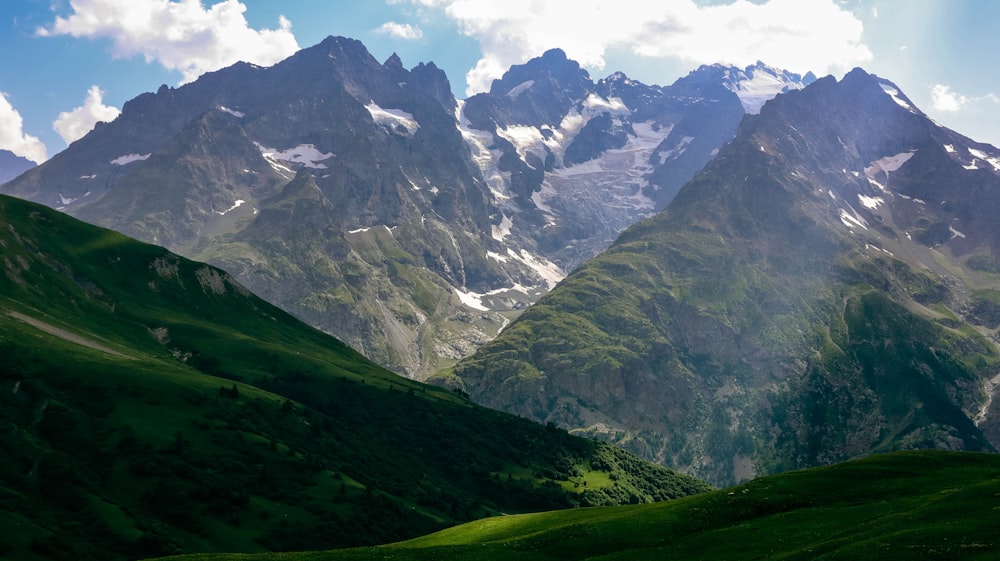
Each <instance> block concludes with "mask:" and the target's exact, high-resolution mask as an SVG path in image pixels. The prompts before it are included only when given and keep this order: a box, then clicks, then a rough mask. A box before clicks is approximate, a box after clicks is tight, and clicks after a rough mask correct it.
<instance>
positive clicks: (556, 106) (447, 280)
mask: <svg viewBox="0 0 1000 561" xmlns="http://www.w3.org/2000/svg"><path fill="white" fill-rule="evenodd" d="M771 72H772V73H774V74H775V75H777V74H779V72H778V71H771ZM744 74H745V72H744V71H743V70H739V69H735V68H734V69H726V68H724V67H721V66H716V67H703V68H702V69H699V70H698V71H695V72H693V73H692V74H691V75H690V76H688V77H685V78H682V79H681V80H678V81H677V82H676V83H675V84H673V85H671V86H667V87H659V86H647V85H643V84H640V83H638V82H634V81H632V80H629V79H627V78H626V77H625V76H623V75H621V74H615V75H612V76H611V77H609V78H607V79H605V80H601V81H599V82H597V83H594V82H592V81H591V79H590V77H589V76H588V75H587V73H586V72H585V71H584V70H582V69H581V68H580V67H579V65H578V64H577V63H576V62H573V61H570V60H568V59H567V58H566V56H565V54H564V53H562V51H558V50H553V51H549V52H548V53H545V54H544V55H543V56H541V57H539V58H536V59H533V60H531V61H529V62H527V63H526V64H524V65H519V66H515V67H513V68H511V69H510V70H509V71H508V72H507V73H506V74H505V75H504V77H503V78H502V79H500V80H497V81H496V82H495V83H494V84H493V87H492V88H491V91H490V92H489V93H485V94H481V95H477V96H474V97H472V98H470V99H468V100H466V101H464V102H458V101H456V100H455V99H454V97H453V96H452V94H451V87H450V85H449V82H448V80H447V78H446V77H445V75H444V73H443V72H442V71H441V70H439V69H438V68H436V67H435V66H434V65H433V64H432V63H430V64H419V65H417V66H416V67H414V68H412V69H410V70H406V69H405V68H404V67H403V65H402V62H401V61H400V60H399V58H398V57H396V56H392V57H390V58H389V59H388V60H386V61H385V62H384V63H379V62H378V61H376V60H375V59H374V58H372V56H371V55H370V54H369V53H368V52H367V50H366V49H365V48H364V46H363V45H362V44H361V43H360V42H358V41H354V40H350V39H345V38H334V37H331V38H328V39H327V40H325V41H323V42H322V43H320V44H319V45H316V46H314V47H310V48H307V49H304V50H302V51H300V52H299V53H297V54H295V55H294V56H292V57H290V58H288V59H286V60H285V61H283V62H281V63H279V64H277V65H275V66H273V67H270V68H260V67H256V66H253V65H249V64H237V65H234V66H232V67H229V68H226V69H223V70H220V71H217V72H214V73H210V74H206V75H204V76H202V77H201V78H200V79H198V80H197V81H195V82H193V83H191V84H188V85H185V86H182V87H179V88H168V87H166V86H163V87H161V88H160V89H159V90H158V91H157V92H156V93H147V94H143V95H141V96H139V97H137V98H135V99H133V100H131V101H129V102H128V103H126V104H125V106H124V107H123V109H122V114H121V115H120V116H119V117H118V118H117V119H116V120H115V121H114V122H112V123H107V124H99V125H98V126H97V127H96V129H95V130H94V131H93V132H91V133H90V134H88V135H87V136H86V137H85V138H83V139H81V140H79V141H77V142H75V143H73V145H72V146H70V147H69V148H67V149H66V150H65V151H63V152H61V153H59V154H57V155H56V156H55V157H53V158H52V159H51V160H50V161H48V162H46V163H45V164H44V165H43V166H40V167H39V168H37V169H35V170H32V171H31V172H30V173H28V174H25V175H24V176H22V177H20V178H18V180H16V181H14V182H12V183H10V184H8V185H6V186H4V188H3V191H4V192H6V193H10V194H14V195H16V196H19V197H24V198H28V199H31V200H34V201H37V202H42V203H44V204H47V205H49V206H52V207H54V208H58V209H61V210H64V211H66V212H69V213H71V214H73V215H75V216H78V217H80V218H83V219H85V220H88V221H90V222H93V223H96V224H100V225H102V226H106V227H110V228H113V229H116V230H118V231H121V232H124V233H126V234H128V235H130V236H134V237H136V238H138V239H142V240H144V241H148V242H153V243H157V244H161V245H164V246H166V247H168V248H170V249H172V250H174V251H177V252H180V253H182V254H184V255H186V256H188V257H192V258H196V259H199V260H203V261H208V262H211V263H213V264H215V265H218V266H221V267H223V268H224V269H226V270H227V271H229V272H230V273H232V274H233V275H234V276H235V277H236V278H237V279H238V280H239V281H240V282H241V283H242V284H244V285H245V286H247V287H248V288H250V289H251V290H253V291H254V292H256V293H257V294H260V295H261V296H262V297H264V298H265V299H267V300H269V301H271V302H274V303H276V304H277V305H279V306H281V307H282V308H283V309H285V310H287V311H290V312H291V313H293V314H295V315H296V316H297V317H299V318H301V319H303V320H305V321H307V322H308V323H310V324H312V325H314V326H316V327H319V328H320V329H323V330H325V331H327V332H329V333H332V334H334V335H336V336H337V337H339V338H341V339H343V340H344V341H346V342H347V343H348V344H350V345H351V346H352V347H354V348H355V349H357V350H359V351H361V352H362V353H363V354H365V355H366V356H368V357H369V358H371V359H373V360H375V361H377V362H379V363H381V364H383V365H385V366H387V367H389V368H391V369H393V370H396V371H398V372H402V373H405V374H407V375H409V376H414V377H425V376H426V375H428V374H429V373H431V372H434V371H436V370H438V369H440V368H442V367H446V366H448V365H451V364H453V363H454V362H455V361H456V360H457V359H459V358H461V357H463V356H466V355H468V354H469V353H471V352H472V351H473V350H474V349H475V348H477V347H478V346H479V345H481V344H482V343H485V342H486V341H489V340H490V339H492V338H493V337H494V336H495V335H496V333H497V332H498V331H499V330H501V329H502V328H503V327H504V326H505V325H506V324H507V323H508V322H509V320H510V319H511V318H513V317H515V316H516V315H517V314H518V313H519V312H520V310H522V309H523V308H524V307H525V306H526V305H527V304H530V303H531V302H533V301H534V300H535V299H537V297H538V296H539V295H541V294H544V293H545V292H547V291H548V290H549V289H550V288H551V287H552V286H554V285H555V284H556V283H557V282H558V281H559V280H561V279H562V278H563V277H564V276H565V274H566V271H570V270H572V269H574V268H576V267H577V266H578V265H580V264H581V263H582V262H583V261H584V260H586V259H587V258H589V257H592V256H593V255H596V254H597V253H598V252H600V251H601V250H603V249H605V248H606V247H607V246H608V245H610V244H611V242H612V241H613V240H614V238H615V237H616V236H617V235H618V233H620V232H621V231H622V230H623V229H624V228H626V227H628V226H629V225H631V224H633V223H635V222H636V221H637V220H639V219H641V218H645V217H648V216H651V215H652V214H653V213H654V212H655V211H657V210H659V209H662V208H663V206H665V205H666V203H667V202H669V200H670V199H671V198H672V197H673V195H674V194H675V193H676V191H677V189H678V188H679V187H680V185H682V184H683V183H684V182H685V181H687V180H688V179H690V177H691V176H692V175H693V174H694V173H695V172H696V171H697V170H698V169H700V168H701V167H702V166H703V165H704V163H705V162H706V161H708V160H709V159H710V158H711V157H712V156H713V155H714V153H715V151H716V150H717V149H718V147H719V146H720V145H722V144H723V143H724V142H726V141H728V140H729V139H730V138H731V137H732V135H733V132H734V131H735V128H736V125H737V123H738V122H739V120H740V119H741V118H742V115H743V113H744V109H743V106H742V105H741V103H740V98H739V97H738V95H737V94H736V93H733V92H734V91H737V92H738V91H739V89H738V87H736V86H738V85H739V84H742V83H744V82H746V80H747V79H746V77H745V76H744ZM789 79H790V80H791V79H792V78H789ZM746 83H749V82H746ZM734 85H735V86H734ZM786 86H788V87H792V86H794V84H792V85H791V86H789V85H788V84H786ZM758 89H759V88H758Z"/></svg>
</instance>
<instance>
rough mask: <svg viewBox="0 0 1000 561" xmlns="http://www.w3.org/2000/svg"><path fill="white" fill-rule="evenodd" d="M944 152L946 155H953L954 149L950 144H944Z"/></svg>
mask: <svg viewBox="0 0 1000 561" xmlns="http://www.w3.org/2000/svg"><path fill="white" fill-rule="evenodd" d="M944 151H945V152H947V153H949V154H954V153H955V147H954V146H952V145H951V144H945V145H944Z"/></svg>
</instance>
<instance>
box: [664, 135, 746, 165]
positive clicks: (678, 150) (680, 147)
mask: <svg viewBox="0 0 1000 561" xmlns="http://www.w3.org/2000/svg"><path fill="white" fill-rule="evenodd" d="M693 140H694V137H693V136H684V137H681V139H680V141H679V142H678V143H677V146H674V147H673V148H672V149H670V150H667V151H665V152H660V165H663V164H664V163H666V161H667V160H669V159H670V158H676V157H680V155H681V154H683V153H684V151H685V150H687V147H688V144H691V141H693ZM760 149H761V151H763V150H764V147H763V146H761V147H760Z"/></svg>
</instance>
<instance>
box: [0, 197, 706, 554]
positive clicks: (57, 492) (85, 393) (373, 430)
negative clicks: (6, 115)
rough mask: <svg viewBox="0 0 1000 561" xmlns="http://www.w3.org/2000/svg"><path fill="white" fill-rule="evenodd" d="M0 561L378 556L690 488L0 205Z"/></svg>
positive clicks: (172, 261) (171, 263) (171, 269)
mask: <svg viewBox="0 0 1000 561" xmlns="http://www.w3.org/2000/svg"><path fill="white" fill-rule="evenodd" d="M0 226H2V227H0V247H2V248H3V252H2V263H3V268H2V272H0V427H2V430H0V497H2V498H3V500H2V501H0V520H3V524H2V525H0V555H2V556H3V557H4V558H5V559H104V560H115V559H137V558H144V557H152V556H160V555H167V554H173V553H183V552H215V551H240V552H254V551H262V550H272V551H285V550H292V549H295V550H303V549H328V548H331V547H343V546H349V545H364V544H375V543H385V542H389V541H397V540H400V539H405V538H409V537H414V536H417V535H421V534H425V533H427V532H430V531H432V530H435V529H439V528H442V527H444V526H447V525H452V524H455V523H457V522H462V521H468V520H471V519H474V518H480V517H485V516H490V515H493V514H500V513H513V512H526V511H536V510H549V509H558V508H568V507H573V506H584V505H599V504H624V503H634V502H650V501H654V500H663V499H668V498H673V497H679V496H683V495H687V494H690V493H695V492H701V491H704V490H706V489H707V485H705V484H704V483H702V482H700V481H698V480H695V479H693V478H691V477H688V476H683V475H680V474H677V473H676V472H673V471H671V470H667V469H665V468H662V467H660V466H656V465H653V464H650V463H646V462H643V461H641V460H639V459H638V458H636V457H634V456H632V455H631V454H628V453H626V452H625V451H623V450H621V449H618V448H615V447H612V446H609V445H607V444H599V443H596V442H593V441H590V440H585V439H581V438H577V437H573V436H570V435H569V434H567V433H566V432H565V431H562V430H558V429H556V428H554V427H543V426H541V425H537V424H535V423H532V422H530V421H527V420H524V419H519V418H516V417H514V416H512V415H507V414H503V413H499V412H496V411H492V410H488V409H485V408H482V407H478V406H475V405H473V404H471V403H470V402H469V401H467V400H466V399H463V398H461V397H460V396H457V395H455V394H454V393H452V392H450V391H446V390H443V389H440V388H434V387H432V386H426V385H424V384H420V383H418V382H414V381H411V380H408V379H406V378H401V377H399V376H396V375H394V374H392V373H390V372H388V371H386V370H384V369H383V368H381V367H379V366H376V365H375V364H373V363H371V362H370V361H368V360H367V359H365V358H363V357H362V356H360V355H359V354H358V353H356V352H354V351H352V350H351V349H349V348H348V347H347V346H345V345H344V344H343V343H341V342H340V341H337V340H336V339H333V338H332V337H330V336H328V335H326V334H323V333H321V332H320V331H318V330H316V329H314V328H311V327H308V326H307V325H305V324H303V323H302V322H300V321H298V320H296V319H294V318H292V317H291V316H290V315H288V314H286V313H284V312H282V311H280V310H279V309H278V308H276V307H274V306H272V305H270V304H268V303H266V302H264V301H263V300H261V299H259V298H257V297H256V296H254V295H253V294H251V293H250V292H249V291H247V290H246V289H245V288H244V287H243V286H242V285H240V284H238V283H237V282H235V281H234V280H233V278H232V277H231V276H230V275H228V274H227V273H225V272H223V271H221V270H219V269H217V268H214V267H211V266H208V265H205V264H202V263H197V262H193V261H189V260H187V259H184V258H182V257H179V256H177V255H174V254H172V253H170V252H168V251H167V250H165V249H163V248H160V247H156V246H151V245H146V244H142V243H139V242H136V241H134V240H131V239H128V238H126V237H125V236H122V235H120V234H117V233H114V232H111V231H108V230H104V229H100V228H96V227H94V226H91V225H89V224H85V223H83V222H80V221H79V220H76V219H74V218H71V217H68V216H66V215H64V214H61V213H59V212H55V211H53V210H51V209H49V208H46V207H44V206H41V205H37V204H34V203H29V202H26V201H21V200H18V199H13V198H10V197H6V196H0Z"/></svg>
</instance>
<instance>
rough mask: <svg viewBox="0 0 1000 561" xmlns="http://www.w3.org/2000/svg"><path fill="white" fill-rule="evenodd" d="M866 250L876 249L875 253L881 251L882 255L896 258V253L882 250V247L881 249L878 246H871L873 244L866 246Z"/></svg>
mask: <svg viewBox="0 0 1000 561" xmlns="http://www.w3.org/2000/svg"><path fill="white" fill-rule="evenodd" d="M865 249H874V250H875V251H881V252H882V253H884V254H886V255H888V256H890V257H895V256H896V254H895V253H893V252H891V251H889V250H888V249H882V248H881V247H879V246H877V245H871V244H868V243H866V244H865Z"/></svg>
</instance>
